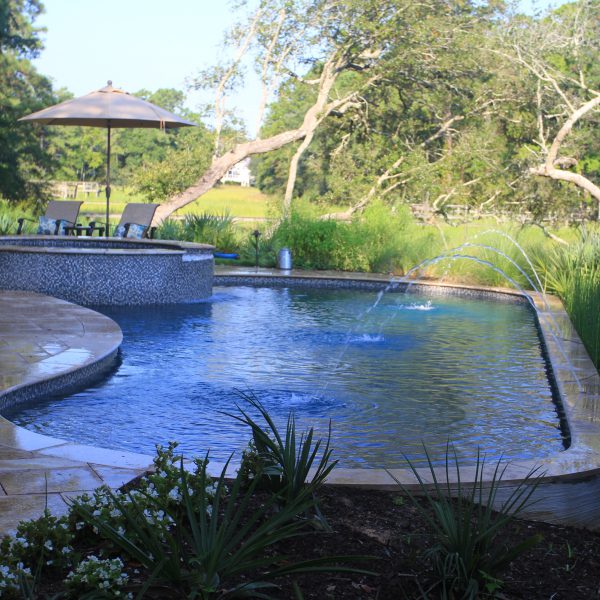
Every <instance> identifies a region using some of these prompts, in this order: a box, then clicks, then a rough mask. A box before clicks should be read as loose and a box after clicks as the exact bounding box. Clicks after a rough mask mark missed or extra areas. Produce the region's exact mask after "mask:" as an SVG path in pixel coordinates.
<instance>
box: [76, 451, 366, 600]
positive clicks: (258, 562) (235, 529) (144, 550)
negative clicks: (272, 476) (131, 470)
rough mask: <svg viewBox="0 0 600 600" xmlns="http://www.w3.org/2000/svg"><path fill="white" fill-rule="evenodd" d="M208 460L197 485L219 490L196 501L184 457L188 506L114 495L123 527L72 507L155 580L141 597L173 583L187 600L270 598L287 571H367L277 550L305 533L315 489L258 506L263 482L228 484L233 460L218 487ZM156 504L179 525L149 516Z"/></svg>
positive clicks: (184, 495)
mask: <svg viewBox="0 0 600 600" xmlns="http://www.w3.org/2000/svg"><path fill="white" fill-rule="evenodd" d="M207 463H208V460H205V461H204V462H202V463H199V464H201V465H202V466H201V470H200V472H199V477H200V481H199V485H198V486H197V488H199V489H200V490H202V489H204V488H208V487H210V488H211V494H210V495H206V494H200V497H199V498H197V497H194V498H192V495H191V493H190V486H189V481H188V478H189V475H188V474H187V473H186V471H185V469H184V466H183V460H182V462H181V465H180V492H181V498H182V499H181V504H182V507H183V509H184V510H183V511H180V510H179V511H176V510H173V508H172V506H171V505H170V504H169V503H161V502H160V499H158V498H154V497H153V496H151V495H150V494H147V493H145V494H143V495H144V496H145V497H144V498H143V500H141V499H140V493H139V492H138V493H137V495H133V494H129V495H128V499H127V501H124V500H123V499H122V498H120V497H118V496H117V495H113V497H112V503H113V506H114V511H116V512H117V513H119V515H118V516H119V521H120V522H123V521H124V522H125V524H126V525H125V527H124V528H120V529H118V528H116V527H115V526H114V524H113V523H111V521H110V519H107V518H104V517H102V516H98V515H95V514H94V512H93V511H92V510H91V509H90V507H89V506H86V505H85V504H76V503H75V504H73V505H72V510H74V511H75V512H76V513H77V514H78V515H79V517H80V518H81V519H83V520H84V521H85V522H86V523H87V524H88V525H90V526H92V527H95V528H96V529H97V530H98V531H99V533H100V535H102V536H103V537H104V538H105V539H107V540H109V541H111V542H112V544H113V545H114V546H116V547H117V548H119V549H120V550H121V551H123V552H124V553H125V555H126V556H127V557H129V558H130V559H133V560H134V561H136V562H138V563H140V564H141V565H143V567H145V569H146V571H147V573H148V578H147V580H146V582H145V584H144V586H143V587H142V588H141V590H139V592H138V596H137V597H138V598H142V597H143V596H144V595H145V594H146V593H147V592H149V591H155V592H156V591H158V592H160V589H161V587H162V586H165V585H167V586H169V587H170V588H171V589H176V590H179V591H180V592H181V594H182V597H186V598H197V599H201V600H209V599H211V598H215V597H218V598H242V597H243V598H249V597H251V598H270V596H269V595H268V591H269V590H270V589H272V588H275V587H277V586H276V584H275V583H274V582H273V580H275V579H277V578H278V577H283V576H285V575H290V574H296V573H307V572H318V571H332V570H335V571H342V572H344V571H346V572H349V571H351V572H365V571H361V570H358V569H354V568H350V567H347V566H343V565H344V564H348V563H349V562H351V561H355V560H361V561H363V560H365V557H335V556H334V557H327V558H318V559H314V560H308V561H303V562H297V563H294V562H290V561H289V560H288V559H287V558H286V557H283V556H281V555H279V554H276V553H273V552H272V551H271V548H272V547H273V546H274V545H275V544H277V543H279V542H282V541H284V540H286V539H289V538H291V537H294V536H297V535H299V534H300V533H301V529H302V528H303V527H304V524H303V523H302V522H301V521H299V520H297V519H295V516H296V514H298V513H299V512H302V511H304V510H306V509H307V508H308V507H309V506H310V505H311V503H312V498H311V497H310V495H309V493H308V492H307V491H306V492H304V493H301V494H299V495H298V496H297V497H296V498H295V499H294V500H293V501H292V502H290V504H289V505H288V506H286V507H284V508H281V507H279V510H274V508H275V504H276V502H277V499H276V498H275V497H271V498H270V499H266V500H265V501H263V502H261V504H260V506H258V507H256V504H257V503H256V502H255V501H254V495H255V492H256V487H257V484H258V480H257V481H255V482H253V483H251V484H250V486H245V485H243V484H242V478H241V477H240V476H239V475H238V476H237V477H236V478H235V479H234V480H233V481H232V482H231V484H226V478H225V473H226V470H227V467H228V464H229V461H228V462H227V464H226V465H225V466H224V467H223V470H222V471H221V475H220V476H219V478H218V479H217V480H216V481H215V482H214V484H213V483H211V482H212V479H211V478H210V477H209V476H208V474H207V472H206V465H207ZM196 477H198V475H197V476H196ZM202 478H204V480H203V479H202ZM197 483H198V482H197ZM152 502H156V506H155V507H154V508H155V511H158V510H160V511H162V512H164V513H165V514H166V515H167V516H168V517H169V518H170V520H171V522H172V523H171V526H169V527H168V528H157V527H156V526H155V523H154V522H153V520H152V518H149V513H150V512H152V511H149V510H148V508H147V506H148V503H152ZM339 563H342V566H340V565H339ZM365 573H366V572H365ZM153 597H155V596H153Z"/></svg>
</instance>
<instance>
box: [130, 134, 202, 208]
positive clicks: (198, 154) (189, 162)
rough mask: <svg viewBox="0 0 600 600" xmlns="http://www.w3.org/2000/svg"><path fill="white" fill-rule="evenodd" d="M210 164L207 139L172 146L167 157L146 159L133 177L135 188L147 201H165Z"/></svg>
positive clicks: (167, 151) (191, 181)
mask: <svg viewBox="0 0 600 600" xmlns="http://www.w3.org/2000/svg"><path fill="white" fill-rule="evenodd" d="M209 164H210V149H209V146H208V139H207V138H204V139H202V140H200V141H196V142H194V143H193V144H189V145H185V146H183V147H181V148H169V149H168V150H166V152H165V154H164V157H163V158H161V159H156V160H153V161H147V162H144V163H143V164H142V165H141V166H140V167H139V168H138V169H137V170H136V171H135V173H134V175H133V176H132V177H131V182H130V183H131V186H132V187H133V190H134V191H135V192H137V193H139V194H142V195H143V196H144V197H145V198H146V200H147V201H148V202H162V201H163V200H166V199H167V198H169V197H171V196H174V195H175V194H177V193H179V192H181V191H183V190H184V189H186V188H187V187H189V186H190V185H191V184H192V183H193V182H194V181H195V180H196V179H198V178H199V177H200V176H201V175H202V173H203V172H204V171H205V170H206V169H207V167H208V165H209Z"/></svg>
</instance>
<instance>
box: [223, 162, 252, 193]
mask: <svg viewBox="0 0 600 600" xmlns="http://www.w3.org/2000/svg"><path fill="white" fill-rule="evenodd" d="M253 179H254V178H253V177H252V175H250V159H249V158H245V159H244V160H241V161H240V162H239V163H237V165H234V166H233V167H231V169H229V171H227V173H225V175H224V177H222V179H221V183H228V182H231V183H239V184H240V185H241V186H242V187H250V185H252V183H253V181H252V180H253Z"/></svg>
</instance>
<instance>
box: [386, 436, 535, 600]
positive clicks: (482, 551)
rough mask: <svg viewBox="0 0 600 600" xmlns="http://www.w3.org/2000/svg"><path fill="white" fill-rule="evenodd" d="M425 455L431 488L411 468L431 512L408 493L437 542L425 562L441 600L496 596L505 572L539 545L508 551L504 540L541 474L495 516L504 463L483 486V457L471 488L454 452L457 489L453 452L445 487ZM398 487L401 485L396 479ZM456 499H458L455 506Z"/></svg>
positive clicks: (516, 490) (518, 487) (521, 487)
mask: <svg viewBox="0 0 600 600" xmlns="http://www.w3.org/2000/svg"><path fill="white" fill-rule="evenodd" d="M425 454H426V456H427V461H428V465H429V472H430V474H431V480H432V482H433V484H432V485H429V484H427V483H426V482H425V481H424V480H423V478H422V477H421V475H420V473H419V471H418V470H417V469H416V468H415V467H414V466H413V464H412V463H411V462H410V461H408V463H409V465H410V467H411V469H412V471H413V473H414V474H415V476H416V478H417V480H418V482H419V485H420V491H421V493H422V495H423V496H425V499H426V505H427V506H428V507H429V510H428V509H427V508H425V507H423V506H422V505H421V504H419V503H418V502H416V499H415V497H414V495H413V494H411V493H410V492H408V491H407V490H405V491H407V493H408V495H409V496H410V497H411V498H412V499H413V501H414V503H415V506H416V507H417V509H418V510H419V512H420V513H421V515H422V516H423V517H424V518H425V519H426V521H427V523H428V524H429V527H430V530H431V535H432V536H433V537H434V540H435V543H434V544H433V546H432V547H431V548H429V549H428V550H427V551H426V556H427V558H428V559H429V560H430V561H431V564H432V567H433V572H434V576H435V582H436V584H437V587H438V588H439V591H440V597H441V598H464V599H465V600H476V599H477V598H479V597H480V593H482V592H487V593H494V592H495V591H496V590H497V589H498V588H499V587H501V585H502V581H501V580H500V579H499V576H500V575H501V573H502V570H503V569H504V568H505V567H506V566H507V565H509V564H510V563H511V562H512V561H513V560H515V559H516V558H517V557H519V556H520V555H521V554H523V553H524V552H525V551H527V550H528V549H529V548H531V547H532V546H534V545H536V544H537V543H539V541H540V538H539V536H533V537H531V538H528V539H526V540H524V541H523V542H521V543H520V544H518V545H517V546H515V547H513V548H507V547H506V546H505V545H504V544H503V543H502V539H501V532H502V530H503V529H504V528H505V527H507V526H508V525H509V524H510V523H511V521H512V520H513V519H514V518H515V517H517V516H518V515H519V514H520V513H521V512H522V511H523V509H524V508H525V507H526V506H528V505H529V504H530V503H531V495H532V494H533V492H534V491H535V489H536V487H537V485H538V484H539V481H540V478H539V476H536V472H537V469H534V470H533V471H530V472H529V473H528V474H527V475H526V477H525V478H524V479H523V480H522V481H521V482H519V483H518V484H517V485H516V487H515V488H514V490H513V491H512V492H510V493H508V496H507V498H506V500H504V502H503V503H502V505H501V507H500V508H499V510H498V512H496V511H495V510H494V505H495V504H496V500H497V498H498V494H499V491H500V484H501V480H502V477H503V475H504V473H505V471H506V468H507V467H506V466H504V467H501V461H498V462H497V463H496V465H495V467H494V469H493V471H492V479H491V480H490V481H484V473H486V474H487V472H486V468H485V459H484V458H481V457H480V455H479V452H478V453H477V462H476V465H475V474H474V479H473V483H472V484H471V485H467V484H464V483H463V482H462V481H461V475H460V467H459V462H458V458H457V456H456V452H455V451H454V453H453V454H454V455H453V462H454V466H455V473H456V483H455V484H453V483H451V482H450V473H451V464H450V463H451V459H450V456H449V447H447V448H446V466H445V469H446V470H445V482H440V481H439V479H438V476H437V475H436V470H435V467H434V466H433V463H432V461H431V458H430V456H429V453H428V452H427V449H425ZM392 477H393V475H392ZM394 479H395V478H394ZM396 482H397V483H398V484H399V485H402V484H401V483H400V482H399V481H398V480H397V479H396ZM403 487H404V486H403ZM453 496H456V498H455V499H454V500H453V499H452V497H453Z"/></svg>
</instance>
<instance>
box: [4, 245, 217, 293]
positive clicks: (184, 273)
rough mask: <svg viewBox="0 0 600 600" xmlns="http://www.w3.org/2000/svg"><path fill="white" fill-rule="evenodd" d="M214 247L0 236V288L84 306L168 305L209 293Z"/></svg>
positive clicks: (210, 290) (211, 281) (210, 289)
mask: <svg viewBox="0 0 600 600" xmlns="http://www.w3.org/2000/svg"><path fill="white" fill-rule="evenodd" d="M213 250H214V248H213V246H209V245H207V244H193V243H189V242H176V241H166V240H130V239H120V238H92V237H74V236H73V237H71V236H69V237H66V236H60V237H59V236H42V235H35V236H4V237H0V289H1V290H26V291H33V292H40V293H42V294H48V295H50V296H55V297H57V298H62V299H64V300H68V301H70V302H76V303H78V304H84V305H106V304H113V305H134V304H173V303H184V302H196V301H198V300H201V299H203V298H208V297H209V296H210V295H211V294H212V283H213V272H214V258H213Z"/></svg>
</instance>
